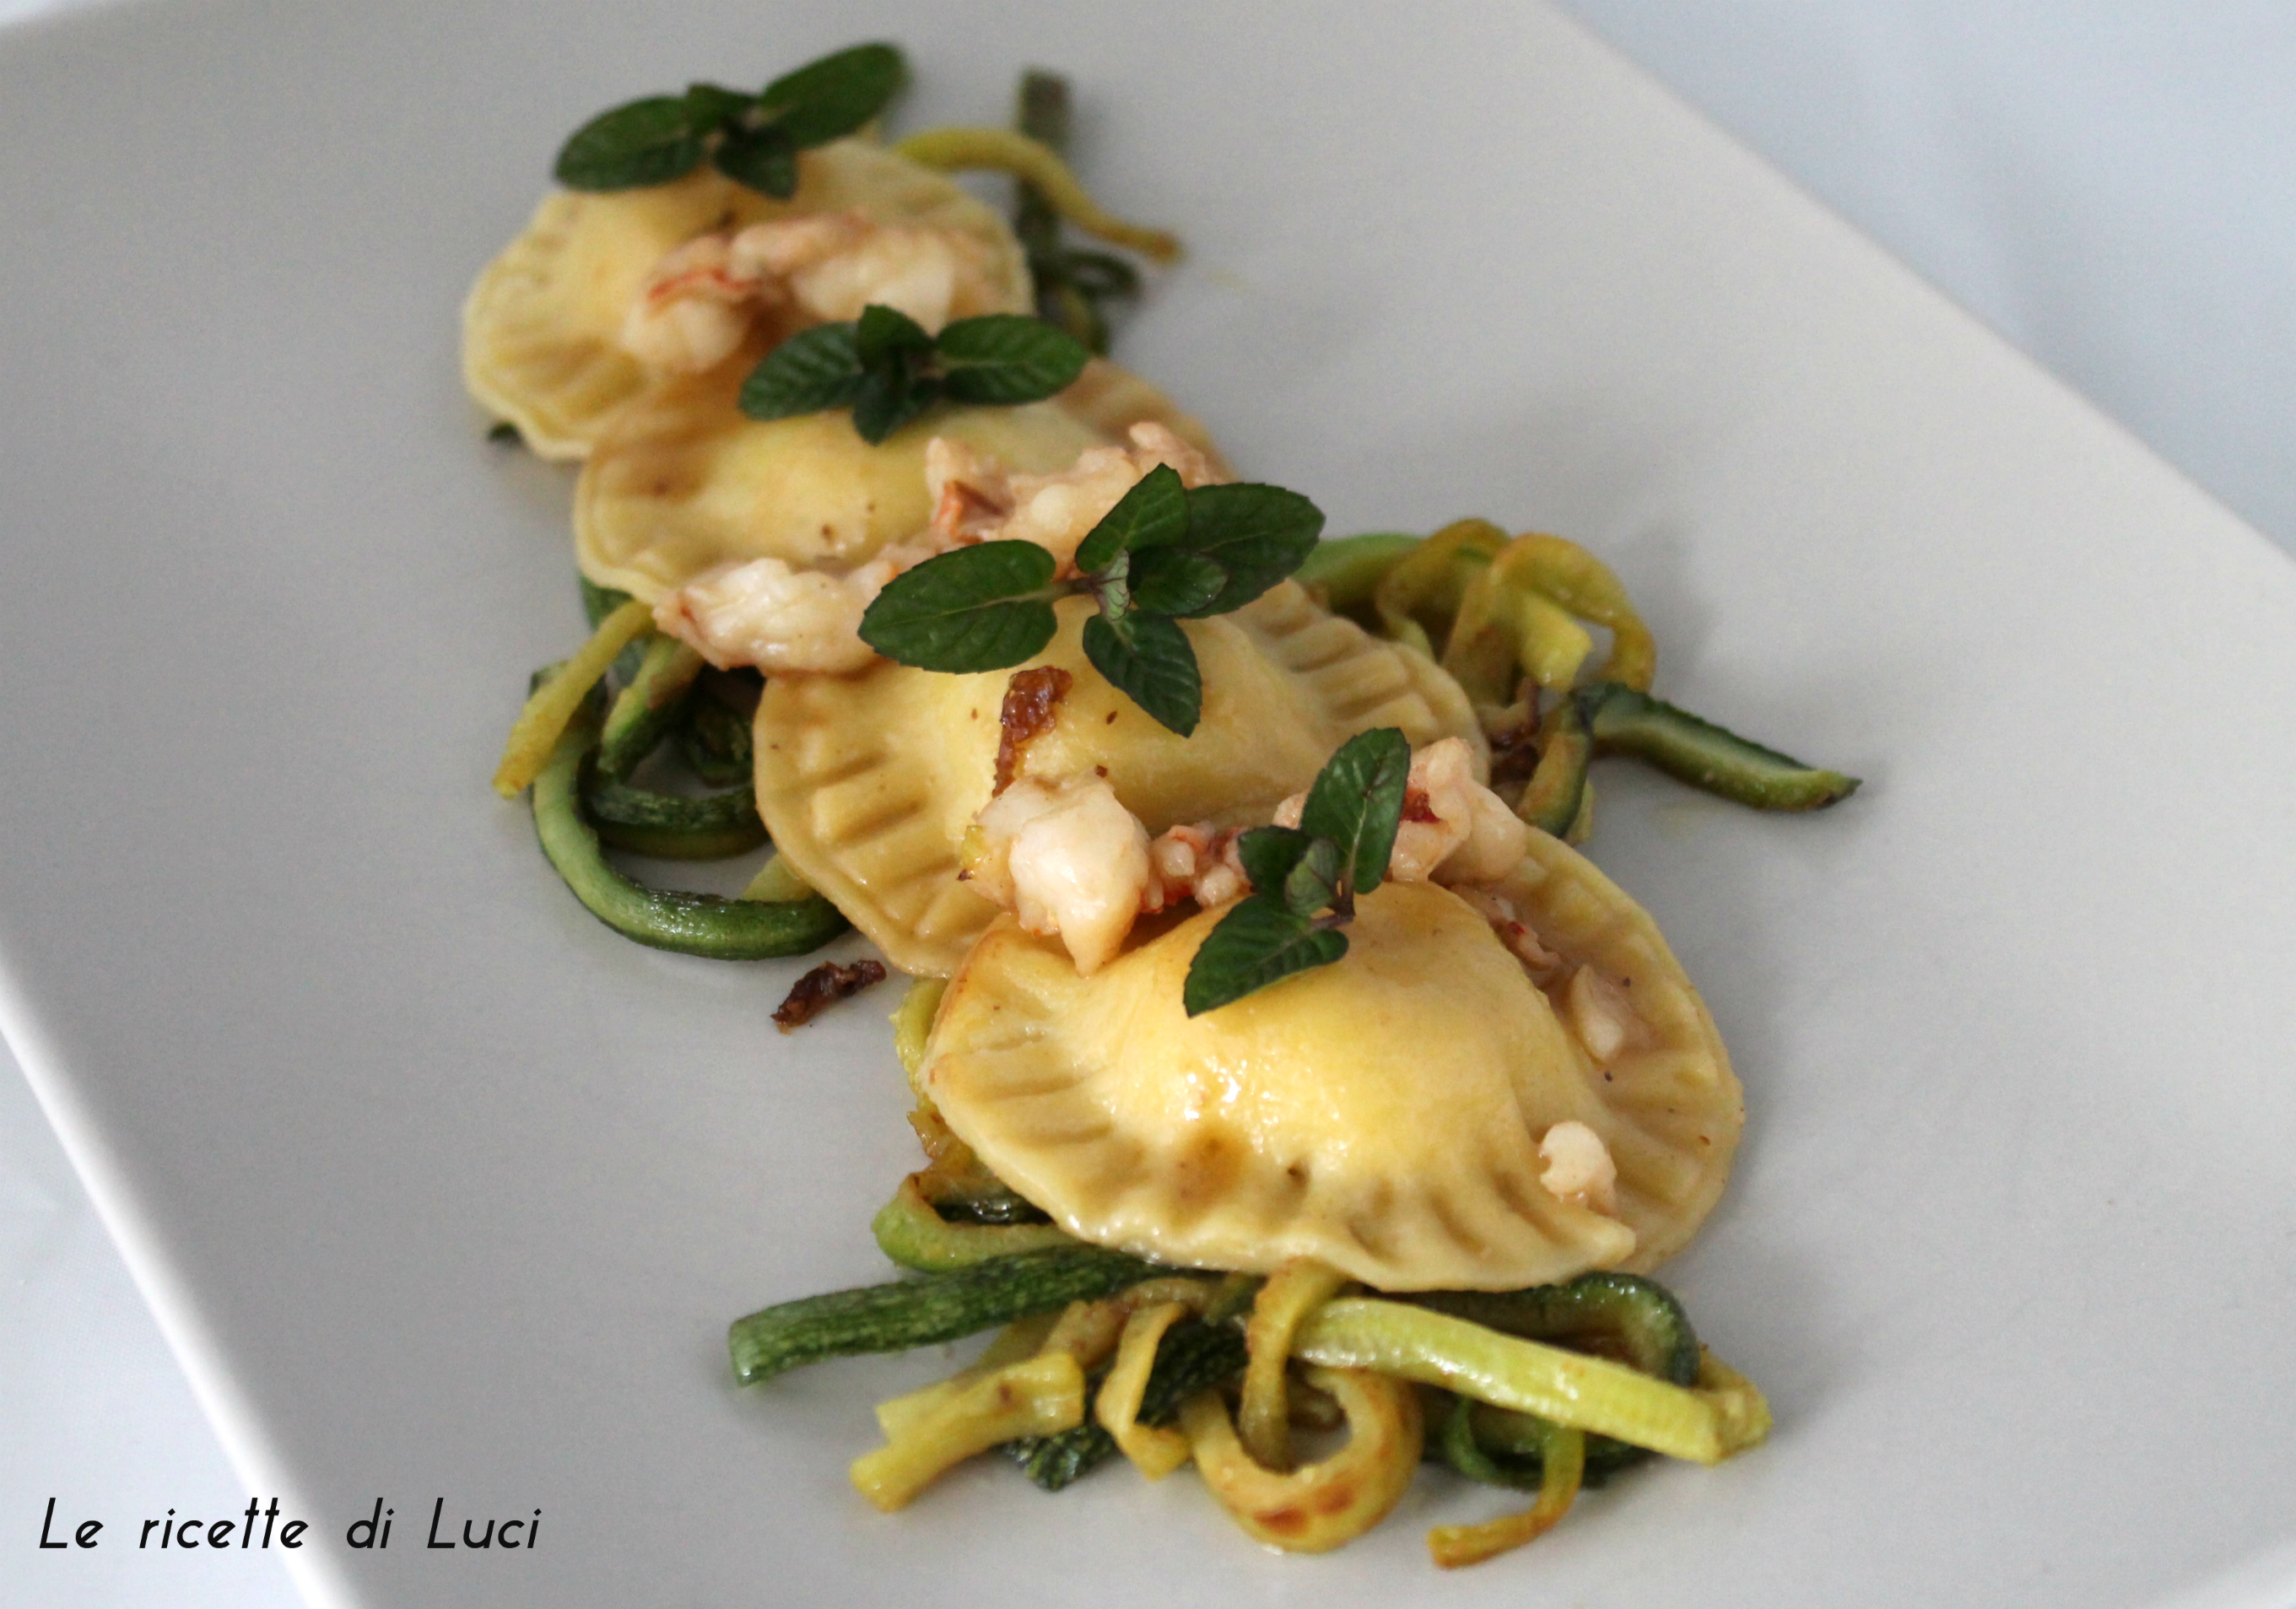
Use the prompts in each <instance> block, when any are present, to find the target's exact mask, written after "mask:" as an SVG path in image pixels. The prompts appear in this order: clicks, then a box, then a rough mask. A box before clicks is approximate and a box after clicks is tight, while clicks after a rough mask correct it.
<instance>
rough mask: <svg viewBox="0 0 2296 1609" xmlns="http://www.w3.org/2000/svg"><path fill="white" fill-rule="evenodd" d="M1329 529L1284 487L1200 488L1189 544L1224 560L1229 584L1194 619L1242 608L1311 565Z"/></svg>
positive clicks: (1192, 500) (1319, 513)
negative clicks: (1319, 540) (1310, 558)
mask: <svg viewBox="0 0 2296 1609" xmlns="http://www.w3.org/2000/svg"><path fill="white" fill-rule="evenodd" d="M1323 529H1324V513H1323V510H1321V509H1319V508H1317V507H1316V505H1314V504H1313V503H1310V502H1308V499H1307V498H1305V497H1301V496H1300V494H1299V493H1298V492H1294V491H1286V490H1284V489H1283V488H1282V487H1280V486H1256V485H1251V484H1248V483H1247V484H1243V485H1237V486H1199V487H1197V488H1195V489H1194V490H1193V491H1191V492H1190V493H1189V494H1188V541H1187V545H1188V546H1189V547H1190V548H1192V549H1193V550H1194V551H1195V552H1197V553H1200V554H1203V555H1204V556H1205V557H1207V558H1210V559H1215V560H1217V561H1218V562H1219V563H1220V565H1221V566H1222V567H1223V568H1225V569H1226V571H1227V575H1228V579H1227V585H1226V587H1222V588H1221V589H1220V591H1219V594H1218V596H1216V597H1214V598H1212V599H1211V600H1210V601H1209V602H1207V603H1203V604H1201V606H1199V607H1198V608H1196V609H1194V610H1193V611H1191V612H1190V614H1191V616H1192V617H1193V616H1200V615H1212V614H1226V613H1228V612H1230V611H1232V610H1237V609H1241V608H1242V607H1243V606H1244V605H1245V604H1246V603H1251V600H1252V599H1254V598H1256V597H1258V596H1259V595H1260V594H1261V593H1263V592H1266V591H1267V589H1268V588H1269V587H1273V586H1275V583H1276V582H1278V581H1280V580H1282V579H1283V578H1284V577H1285V576H1288V575H1290V574H1291V573H1292V571H1295V570H1297V569H1299V568H1300V565H1301V564H1303V563H1305V562H1307V559H1308V554H1310V553H1312V552H1314V551H1315V547H1316V537H1317V536H1319V535H1320V534H1321V533H1322V531H1323Z"/></svg>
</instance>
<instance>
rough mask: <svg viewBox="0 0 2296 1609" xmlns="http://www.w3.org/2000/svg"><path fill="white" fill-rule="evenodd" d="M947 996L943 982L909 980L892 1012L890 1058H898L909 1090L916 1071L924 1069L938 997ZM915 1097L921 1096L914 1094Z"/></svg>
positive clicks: (940, 980) (941, 979)
mask: <svg viewBox="0 0 2296 1609" xmlns="http://www.w3.org/2000/svg"><path fill="white" fill-rule="evenodd" d="M947 992H948V980H947V978H913V979H911V980H910V981H909V989H908V992H907V993H906V994H905V995H903V996H902V997H901V1003H900V1005H898V1006H896V1007H894V1008H893V1014H892V1017H891V1019H890V1021H891V1022H892V1024H893V1054H894V1055H898V1056H899V1057H900V1058H901V1071H903V1072H906V1073H907V1074H908V1075H909V1087H910V1088H912V1089H915V1088H916V1081H917V1069H918V1068H920V1067H922V1066H923V1065H924V1060H925V1040H926V1039H927V1038H929V1037H931V1033H932V1022H933V1014H934V1013H935V1012H937V1011H939V1009H940V997H942V996H943V995H945V994H947ZM916 1092H917V1093H918V1094H919V1095H922V1094H923V1093H924V1092H923V1091H922V1090H921V1089H919V1090H917V1091H916Z"/></svg>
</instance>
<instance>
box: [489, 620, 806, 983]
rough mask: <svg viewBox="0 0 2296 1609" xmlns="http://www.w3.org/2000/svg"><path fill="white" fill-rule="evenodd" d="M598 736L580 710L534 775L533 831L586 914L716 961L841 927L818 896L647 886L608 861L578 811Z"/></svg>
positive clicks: (782, 948)
mask: <svg viewBox="0 0 2296 1609" xmlns="http://www.w3.org/2000/svg"><path fill="white" fill-rule="evenodd" d="M595 640H596V639H593V641H595ZM545 691H547V688H545ZM597 737H598V727H597V721H596V718H595V717H594V716H593V715H589V714H585V713H578V714H577V715H576V717H575V718H574V719H573V720H572V721H571V722H570V723H569V724H567V725H566V726H565V727H563V729H562V731H561V733H560V734H559V737H558V743H557V747H556V748H555V749H553V751H551V754H550V759H549V762H548V763H547V764H546V765H545V766H544V767H543V768H542V772H541V775H540V776H537V777H536V778H535V779H534V831H535V835H536V836H537V838H539V839H540V840H541V841H542V852H543V854H544V855H545V857H547V858H548V859H549V861H550V864H551V865H552V866H553V867H555V868H556V869H557V872H558V874H559V876H561V877H562V878H564V879H565V881H566V886H567V887H568V888H569V889H570V890H571V891H573V893H574V897H575V898H576V899H579V900H581V902H582V903H583V905H584V906H585V907H586V908H587V909H588V910H589V912H590V914H591V915H594V916H595V917H597V918H598V920H599V921H601V922H603V923H604V924H606V925H607V926H608V927H611V928H612V929H613V930H614V931H615V932H618V933H620V934H622V935H623V936H624V937H626V938H630V939H635V940H637V941H638V942H639V943H640V944H644V945H650V946H652V948H655V949H667V950H676V951H677V952H678V953H679V954H681V955H687V956H709V957H710V958H712V959H714V960H721V961H757V960H764V959H767V958H769V957H772V956H799V955H803V954H804V953H805V952H807V951H808V950H813V949H818V948H821V947H822V946H823V945H824V944H826V943H827V942H829V940H832V939H833V938H835V937H836V936H837V935H838V934H839V933H840V932H844V931H845V926H846V923H845V918H844V917H843V916H842V915H840V914H839V912H838V909H837V907H835V906H833V905H832V904H830V902H829V901H828V900H826V899H822V898H820V897H819V896H818V895H816V896H815V897H813V898H812V899H804V900H799V901H797V902H795V903H792V904H778V905H777V904H767V903H765V902H763V901H760V900H755V899H719V898H718V897H717V895H715V894H688V893H682V892H678V891H672V890H665V889H650V888H647V887H645V886H644V885H643V884H641V883H637V882H632V881H631V880H630V879H629V878H627V877H625V876H623V875H622V874H621V873H619V872H618V871H616V870H615V869H614V868H613V867H612V866H609V865H608V864H607V863H606V857H605V851H604V850H603V848H602V847H601V846H600V844H599V840H598V833H597V829H596V828H594V827H593V826H592V825H590V824H589V822H588V821H587V820H586V819H585V818H584V817H583V814H582V800H581V788H580V777H581V774H582V762H583V759H585V757H586V755H587V754H588V753H589V751H590V747H591V745H592V744H593V743H596V742H597Z"/></svg>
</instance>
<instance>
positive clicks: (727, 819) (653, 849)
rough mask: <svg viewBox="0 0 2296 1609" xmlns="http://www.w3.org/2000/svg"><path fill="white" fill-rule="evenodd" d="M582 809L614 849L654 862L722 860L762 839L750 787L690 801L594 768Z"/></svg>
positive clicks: (585, 780)
mask: <svg viewBox="0 0 2296 1609" xmlns="http://www.w3.org/2000/svg"><path fill="white" fill-rule="evenodd" d="M582 809H583V813H584V814H585V815H586V816H588V817H589V818H590V824H591V825H593V826H594V827H596V828H597V829H598V836H599V837H601V838H603V839H604V840H605V841H607V842H608V843H610V844H611V845H612V846H613V847H614V848H616V849H618V850H629V851H630V852H631V853H632V854H634V855H651V856H652V857H654V858H656V859H658V860H723V859H724V858H726V857H727V856H729V855H740V854H743V853H745V852H747V851H748V850H754V849H756V848H757V847H758V845H759V844H761V843H763V842H765V841H766V824H765V823H764V822H763V821H761V820H759V819H758V801H757V795H756V792H755V791H754V789H753V788H751V787H740V788H735V789H733V790H731V791H730V792H724V793H706V794H703V795H702V796H701V797H700V798H698V799H697V798H689V797H687V796H685V795H684V794H678V793H657V792H654V791H653V790H652V789H651V788H640V787H635V786H633V785H632V784H629V783H626V782H616V781H614V780H612V779H611V778H610V777H607V776H601V775H600V774H599V772H598V768H596V767H592V768H590V770H589V772H588V774H587V775H586V776H585V777H584V778H583V781H582ZM802 897H803V896H799V898H802Z"/></svg>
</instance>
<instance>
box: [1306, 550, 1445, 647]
mask: <svg viewBox="0 0 2296 1609" xmlns="http://www.w3.org/2000/svg"><path fill="white" fill-rule="evenodd" d="M1419 542H1420V538H1417V537H1414V536H1406V535H1404V534H1401V533H1399V532H1396V531H1374V532H1371V533H1370V534H1368V535H1365V536H1360V537H1334V538H1332V539H1331V540H1330V541H1328V542H1319V543H1317V544H1316V549H1315V551H1314V552H1312V553H1310V554H1308V562H1306V563H1304V564H1302V565H1300V568H1299V569H1297V570H1295V571H1292V579H1293V580H1295V581H1297V582H1299V583H1300V586H1302V587H1306V588H1307V589H1308V592H1309V593H1311V594H1313V595H1315V596H1316V601H1317V602H1319V603H1322V604H1323V606H1324V608H1326V609H1328V610H1330V611H1331V612H1333V614H1343V615H1346V616H1348V617H1349V619H1350V620H1354V621H1355V623H1356V624H1357V625H1358V626H1362V627H1365V628H1367V629H1374V630H1375V629H1377V628H1378V626H1379V616H1378V614H1377V613H1376V612H1374V609H1373V605H1372V600H1373V597H1374V595H1375V594H1377V592H1378V591H1379V584H1380V583H1381V582H1382V581H1383V580H1385V579H1387V572H1388V571H1390V570H1393V569H1394V568H1395V567H1396V565H1397V563H1398V562H1400V561H1401V560H1402V558H1403V556H1404V555H1405V554H1408V553H1409V552H1410V551H1411V550H1412V549H1413V548H1415V547H1416V546H1419Z"/></svg>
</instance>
